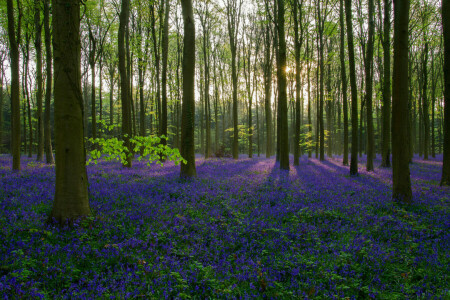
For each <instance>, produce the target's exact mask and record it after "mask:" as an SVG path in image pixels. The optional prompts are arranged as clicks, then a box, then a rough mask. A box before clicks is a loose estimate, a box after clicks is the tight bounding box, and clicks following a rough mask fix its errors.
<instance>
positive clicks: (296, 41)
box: [293, 0, 303, 166]
mask: <svg viewBox="0 0 450 300" xmlns="http://www.w3.org/2000/svg"><path fill="white" fill-rule="evenodd" d="M302 1H303V0H302ZM302 3H303V2H302ZM293 6H294V46H295V130H294V132H295V136H294V166H298V165H299V160H300V122H301V120H300V92H301V86H300V48H301V41H300V38H299V35H298V25H299V24H298V3H297V0H294V1H293ZM300 19H302V7H301V6H300ZM301 39H303V30H302V37H301Z"/></svg>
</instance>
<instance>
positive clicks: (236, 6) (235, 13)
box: [226, 0, 243, 159]
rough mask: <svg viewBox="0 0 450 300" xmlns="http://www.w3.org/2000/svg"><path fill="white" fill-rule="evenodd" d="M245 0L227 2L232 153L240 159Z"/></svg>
mask: <svg viewBox="0 0 450 300" xmlns="http://www.w3.org/2000/svg"><path fill="white" fill-rule="evenodd" d="M242 3H243V0H227V3H226V11H227V25H228V35H229V38H230V49H231V77H232V81H233V144H232V147H231V151H232V153H233V158H234V159H238V157H239V143H238V140H239V136H238V135H239V130H238V103H237V90H238V86H237V84H238V71H237V66H236V53H237V43H238V40H237V38H238V29H239V20H240V19H241V7H242Z"/></svg>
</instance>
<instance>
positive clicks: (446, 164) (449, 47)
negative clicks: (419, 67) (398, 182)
mask: <svg viewBox="0 0 450 300" xmlns="http://www.w3.org/2000/svg"><path fill="white" fill-rule="evenodd" d="M442 32H443V34H444V159H443V164H442V179H441V185H450V0H442Z"/></svg>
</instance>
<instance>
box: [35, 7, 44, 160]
mask: <svg viewBox="0 0 450 300" xmlns="http://www.w3.org/2000/svg"><path fill="white" fill-rule="evenodd" d="M40 3H41V1H39V0H35V1H34V26H35V37H34V47H35V48H36V85H37V91H36V102H37V107H38V111H37V121H38V126H37V127H38V128H37V129H38V149H37V150H38V151H37V157H36V160H37V161H42V160H43V159H44V118H43V117H44V116H43V114H42V43H41V35H42V24H41V6H40Z"/></svg>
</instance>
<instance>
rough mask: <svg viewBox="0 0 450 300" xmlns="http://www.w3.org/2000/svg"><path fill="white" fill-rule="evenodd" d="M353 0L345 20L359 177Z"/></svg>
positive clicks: (353, 163)
mask: <svg viewBox="0 0 450 300" xmlns="http://www.w3.org/2000/svg"><path fill="white" fill-rule="evenodd" d="M351 3H352V2H351V0H345V20H346V25H347V40H348V58H349V64H350V88H351V91H352V149H351V156H350V175H353V176H355V175H358V90H357V87H356V71H355V48H354V45H353V23H352V22H353V20H352V6H351Z"/></svg>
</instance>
